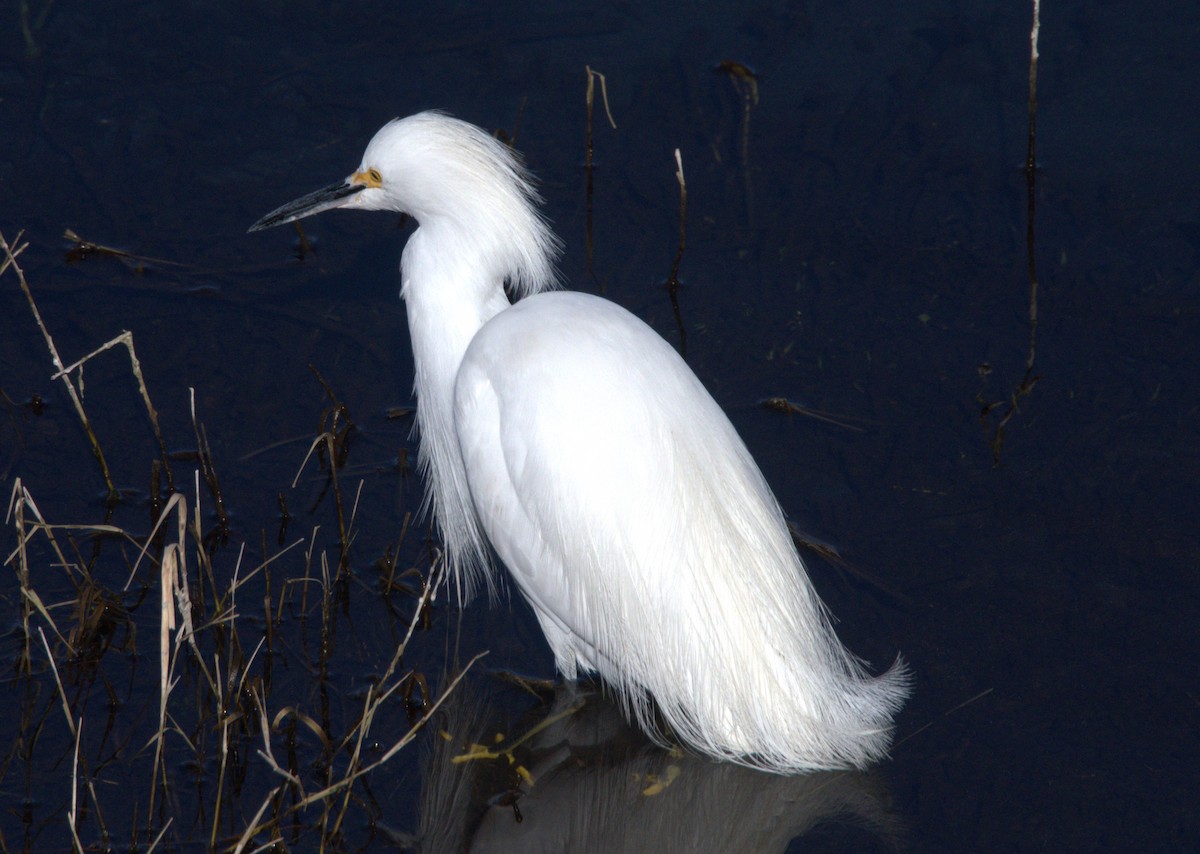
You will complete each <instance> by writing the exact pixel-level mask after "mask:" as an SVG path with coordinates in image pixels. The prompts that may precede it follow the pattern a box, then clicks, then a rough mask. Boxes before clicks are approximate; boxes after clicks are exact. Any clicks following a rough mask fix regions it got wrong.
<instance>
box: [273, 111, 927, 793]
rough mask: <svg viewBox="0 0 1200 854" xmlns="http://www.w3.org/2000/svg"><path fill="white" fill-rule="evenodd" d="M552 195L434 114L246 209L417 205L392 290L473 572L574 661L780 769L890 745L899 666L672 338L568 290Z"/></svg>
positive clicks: (427, 442) (459, 539) (841, 761)
mask: <svg viewBox="0 0 1200 854" xmlns="http://www.w3.org/2000/svg"><path fill="white" fill-rule="evenodd" d="M539 202H540V198H539V196H538V195H537V192H536V190H535V189H534V187H533V185H532V183H531V179H530V177H529V176H528V174H527V173H526V171H525V168H524V166H523V163H522V161H521V160H520V158H519V157H518V156H517V155H515V154H514V153H513V152H512V151H511V150H510V149H509V148H507V147H505V146H504V145H502V144H501V143H499V142H497V141H496V140H495V139H494V138H492V137H491V136H489V135H488V134H487V133H485V132H483V131H482V130H480V129H479V128H477V127H475V126H474V125H471V124H468V123H466V122H463V121H460V120H458V119H455V118H451V117H450V116H448V115H445V114H443V113H438V112H425V113H419V114H417V115H414V116H410V117H408V118H404V119H396V120H394V121H392V122H389V123H388V124H386V125H384V127H383V128H382V129H381V130H380V131H379V132H378V133H377V134H375V137H374V138H373V139H372V140H371V142H370V143H369V144H368V145H367V150H366V153H365V154H364V155H363V160H362V165H361V166H359V168H358V169H357V170H356V171H355V172H354V173H353V174H352V175H350V177H348V178H347V179H346V180H345V181H342V182H339V183H337V184H334V185H332V186H329V187H326V188H324V189H322V190H317V191H316V192H314V193H310V194H309V195H307V196H304V197H303V198H300V199H297V200H296V201H294V202H291V203H290V204H286V205H284V206H283V207H281V208H278V209H277V210H275V211H272V212H271V213H269V214H267V215H266V216H265V217H263V218H262V219H260V220H259V221H258V222H256V223H255V224H254V225H253V226H252V227H251V229H250V230H251V231H258V230H260V229H264V228H269V227H271V226H274V225H279V224H281V223H286V222H291V221H292V220H296V219H299V218H301V217H305V216H309V215H310V214H314V213H317V212H318V211H323V210H327V209H329V208H359V209H365V210H387V211H397V212H402V213H407V214H409V215H410V216H412V217H413V218H414V219H416V221H417V223H418V228H417V229H416V231H414V232H413V234H412V236H411V237H409V240H408V245H407V246H406V247H405V249H404V254H403V257H402V260H401V262H400V272H401V284H400V296H401V298H402V299H403V300H404V303H405V306H406V308H407V312H408V325H409V331H410V333H411V337H412V347H413V359H414V363H415V367H416V378H415V382H414V387H415V392H416V395H417V429H418V432H419V435H420V451H419V461H420V468H421V470H422V473H423V474H424V476H425V478H426V481H427V500H426V506H427V507H429V508H431V509H432V511H433V515H434V518H435V520H436V522H437V526H438V531H439V534H440V536H441V539H442V542H443V545H444V547H445V551H446V555H447V559H448V561H449V565H450V567H451V568H452V570H453V572H454V575H455V577H456V578H457V580H458V583H459V585H460V590H466V591H468V592H469V591H470V590H472V589H473V588H474V587H476V586H477V585H478V583H479V582H480V581H481V580H482V581H484V582H486V584H487V586H488V588H489V589H493V583H494V582H493V566H492V552H491V550H492V549H494V551H495V554H496V555H498V556H499V558H500V560H501V561H503V562H504V564H505V565H506V566H507V567H508V569H509V572H510V573H511V575H512V579H513V581H514V582H515V583H516V586H517V588H518V589H519V590H520V591H521V593H522V594H523V595H524V596H525V598H526V599H528V600H529V603H530V605H531V606H532V607H533V610H534V613H535V614H536V615H537V619H538V622H539V623H540V625H541V628H542V631H543V632H544V633H545V636H546V640H547V641H548V642H549V644H550V648H551V649H552V650H553V652H554V659H555V664H556V665H557V667H558V670H559V671H560V672H561V673H562V674H563V676H564V677H565V678H567V679H574V678H575V677H576V674H577V673H578V672H579V671H581V670H582V671H595V672H596V673H598V674H599V675H600V676H601V677H602V678H603V680H604V681H605V682H606V683H607V684H609V685H610V686H611V687H612V688H613V689H614V690H615V691H616V693H617V696H618V697H619V698H620V700H621V702H622V705H623V706H624V708H625V709H626V711H627V713H628V714H630V715H631V717H633V718H634V719H635V720H636V721H637V722H638V723H639V724H640V725H641V726H642V727H643V728H644V729H645V730H647V731H648V732H649V733H651V734H652V735H656V734H657V733H658V730H657V729H656V724H655V721H656V720H657V718H656V715H655V708H657V710H658V712H659V713H660V714H661V716H662V720H664V721H665V722H666V724H667V725H668V727H669V729H670V731H671V732H672V733H673V734H674V735H675V736H676V737H678V738H679V739H681V740H682V741H683V742H684V743H686V744H688V745H690V746H691V747H693V748H695V749H698V750H700V751H702V752H704V753H707V754H709V755H710V756H713V757H717V758H721V759H727V760H732V761H735V762H740V763H743V764H746V765H751V766H755V767H760V768H765V769H768V770H772V771H778V772H785V773H787V772H797V771H805V770H815V769H831V768H845V767H851V766H854V767H864V766H866V765H868V764H870V763H871V762H873V761H875V760H878V759H880V758H881V757H883V755H884V754H885V753H886V751H887V748H888V743H889V741H890V736H891V728H892V716H893V715H894V714H895V712H896V711H897V710H898V709H899V707H900V705H901V704H902V703H903V701H904V698H905V696H906V695H907V693H908V679H907V674H906V671H905V669H904V666H903V664H902V663H900V662H899V661H897V663H896V664H895V665H893V666H892V668H891V669H890V670H889V671H887V672H886V673H884V674H883V675H882V676H878V677H871V676H869V675H868V674H867V673H866V671H865V670H864V668H863V666H862V664H861V663H860V662H859V660H858V659H856V658H855V657H854V656H853V655H851V654H850V653H849V652H847V651H846V649H845V648H844V647H843V646H842V645H841V643H840V641H839V640H838V638H837V636H836V635H835V634H834V632H833V629H832V628H831V627H830V623H829V619H828V617H827V615H826V612H825V609H824V606H823V604H822V603H821V601H820V599H819V598H818V596H817V594H816V591H815V590H814V589H813V587H812V583H811V582H810V581H809V579H808V576H807V574H806V572H805V570H804V566H803V564H802V563H801V560H800V557H799V555H798V554H797V553H796V550H795V547H794V546H793V544H792V540H791V537H790V535H789V533H788V528H787V524H786V522H785V521H784V517H783V513H782V511H781V510H780V508H779V505H778V504H777V502H776V501H775V497H774V495H773V494H772V492H771V490H770V487H768V486H767V482H766V480H765V479H764V478H763V476H762V474H761V472H760V471H759V469H758V467H757V465H755V463H754V460H753V459H752V458H751V456H750V453H749V451H748V450H747V449H746V446H745V444H744V443H743V442H742V440H741V438H740V437H739V436H738V434H737V432H736V431H735V430H734V428H733V425H732V424H730V422H729V419H728V418H727V417H726V416H725V413H724V412H723V411H722V410H721V408H720V407H719V406H718V405H717V404H716V402H715V401H714V400H713V399H712V397H711V396H710V395H709V394H708V392H707V391H706V390H705V388H704V386H703V385H701V383H700V381H699V380H698V379H697V378H696V376H695V374H693V373H692V371H691V369H690V368H688V366H687V364H686V363H685V362H684V361H683V359H681V358H680V357H679V355H678V354H677V353H676V352H675V350H674V349H672V348H671V347H670V346H669V345H668V344H667V343H666V341H664V340H663V339H662V338H661V337H659V335H658V334H657V333H655V332H654V331H653V330H652V329H651V328H650V327H649V326H647V325H646V324H645V323H643V322H642V321H641V320H639V319H638V318H636V317H634V316H633V315H632V314H630V313H629V312H628V311H626V310H625V309H623V308H620V307H619V306H617V305H615V304H613V303H611V302H609V301H607V300H604V299H601V298H599V297H595V296H590V295H587V294H582V293H570V292H567V291H560V290H555V287H556V276H555V272H554V259H555V257H556V256H557V253H558V245H559V244H558V240H557V239H556V238H555V236H554V234H553V232H551V230H550V227H549V226H548V225H547V223H546V222H545V220H543V219H542V217H541V214H540V213H539V210H538V203H539ZM506 283H507V285H508V286H509V288H510V289H511V291H512V292H513V293H514V294H515V295H516V296H517V297H518V301H517V302H515V303H510V301H509V298H508V296H507V295H506V293H505V285H506ZM489 546H490V548H489Z"/></svg>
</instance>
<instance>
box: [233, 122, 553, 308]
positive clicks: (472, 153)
mask: <svg viewBox="0 0 1200 854" xmlns="http://www.w3.org/2000/svg"><path fill="white" fill-rule="evenodd" d="M539 202H540V199H539V197H538V195H537V191H536V190H535V189H534V187H533V183H532V181H531V180H530V178H529V176H528V174H527V173H526V171H525V168H524V165H523V163H522V161H521V158H520V156H519V155H517V153H516V152H514V151H513V150H512V149H510V148H509V147H508V146H506V145H504V144H503V143H501V142H499V141H498V140H496V139H495V138H494V137H492V136H490V135H489V134H487V133H485V132H484V131H482V130H480V129H479V128H477V127H475V125H472V124H469V123H468V122H464V121H461V120H460V119H456V118H453V117H451V116H448V115H446V114H445V113H441V112H436V111H430V112H424V113H417V114H416V115H414V116H409V117H407V118H403V119H393V120H392V121H390V122H388V123H387V124H386V125H384V126H383V127H382V128H380V130H379V132H378V133H376V134H375V136H374V138H373V139H372V140H371V141H370V143H368V144H367V150H366V152H365V153H364V154H363V159H362V163H361V164H360V165H359V167H358V169H356V170H355V171H354V172H353V173H352V174H351V175H350V176H349V177H348V178H346V179H345V180H344V181H339V182H338V183H336V184H331V185H330V186H328V187H324V188H322V189H320V190H317V191H316V192H313V193H309V194H308V195H306V196H303V197H301V198H299V199H296V200H295V201H293V202H289V203H288V204H286V205H283V206H282V207H279V208H276V209H275V210H273V211H271V212H270V213H269V214H267V215H266V216H264V217H263V218H262V219H260V220H259V221H258V222H256V223H254V225H252V226H250V231H261V230H262V229H264V228H270V227H271V226H275V225H282V224H284V223H287V222H292V221H294V220H298V219H302V218H303V217H307V216H311V215H312V214H315V213H320V212H321V211H325V210H329V209H331V208H357V209H360V210H388V211H397V212H399V213H405V214H409V215H410V216H412V217H413V218H414V219H416V220H417V222H419V223H420V224H421V225H422V226H423V227H428V228H432V229H433V230H434V231H436V232H438V233H439V234H442V235H446V238H445V240H446V242H445V243H444V244H443V245H445V246H446V247H451V246H461V245H462V244H463V243H464V242H470V243H473V244H474V245H476V246H477V247H478V248H479V249H480V250H481V252H482V253H483V254H484V256H485V257H487V258H489V259H491V260H492V261H494V266H495V268H496V271H497V274H498V275H500V276H501V277H503V278H507V279H509V280H510V281H511V282H512V283H513V284H514V285H515V286H516V287H517V290H518V291H519V292H520V293H522V294H527V293H534V292H536V291H539V290H543V289H545V288H547V287H552V286H553V284H554V282H555V280H556V276H555V274H554V270H553V261H554V258H555V257H556V256H557V254H558V241H557V239H556V238H555V237H554V235H553V233H552V232H551V231H550V229H549V227H548V226H547V225H546V223H545V221H544V220H543V219H542V217H541V215H540V214H539V213H538V209H537V206H538V203H539ZM447 251H448V250H447Z"/></svg>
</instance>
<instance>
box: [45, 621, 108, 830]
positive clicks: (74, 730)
mask: <svg viewBox="0 0 1200 854" xmlns="http://www.w3.org/2000/svg"><path fill="white" fill-rule="evenodd" d="M38 638H40V639H41V641H42V648H43V649H44V650H46V660H47V661H49V662H50V671H51V672H52V673H53V674H54V684H55V686H56V687H57V688H58V698H59V700H60V701H61V702H62V710H63V716H64V717H66V719H67V728H68V729H69V730H70V731H71V735H72V736H74V737H75V738H76V740H78V739H79V730H80V727H79V726H77V725H76V724H75V718H74V717H72V716H71V707H70V706H68V705H67V692H66V689H65V688H63V684H62V679H61V677H59V675H58V665H57V664H55V662H54V655H53V653H51V652H50V644H49V643H47V642H46V633H45V632H43V631H42V628H41V626H38ZM76 756H78V753H76ZM85 766H86V761H85ZM83 772H84V779H85V780H86V781H87V788H88V794H89V795H90V796H91V799H92V807H93V809H94V810H95V812H96V822H97V824H99V825H100V833H101V834H102V835H103V837H104V838H105V839H107V838H108V828H107V827H106V826H105V824H104V811H103V810H102V809H101V807H100V799H99V797H97V796H96V787H95V785H94V784H93V783H92V776H91V774H90V773H89V772H88V770H87V768H86V767H85V768H84V771H83Z"/></svg>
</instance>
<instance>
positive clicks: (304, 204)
mask: <svg viewBox="0 0 1200 854" xmlns="http://www.w3.org/2000/svg"><path fill="white" fill-rule="evenodd" d="M367 186H368V185H367V184H361V183H357V182H352V181H351V180H346V181H342V182H340V183H337V184H330V185H329V186H328V187H323V188H322V189H320V190H317V191H316V192H314V193H309V194H308V195H307V196H301V197H300V198H298V199H296V200H295V201H294V202H288V203H287V204H286V205H283V206H281V207H278V208H275V210H273V211H271V212H270V213H269V214H267V215H266V216H264V217H263V218H262V219H260V220H259V221H258V222H256V223H254V225H252V226H250V228H249V231H262V230H263V229H264V228H270V227H271V226H273V225H283V224H284V223H285V222H292V221H293V220H297V219H302V218H304V217H306V216H312V215H313V214H315V213H320V212H321V211H327V210H329V209H330V208H340V207H341V206H342V205H344V204H346V199H348V198H349V197H350V196H353V195H354V194H355V193H359V192H361V191H363V190H365V189H367Z"/></svg>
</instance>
